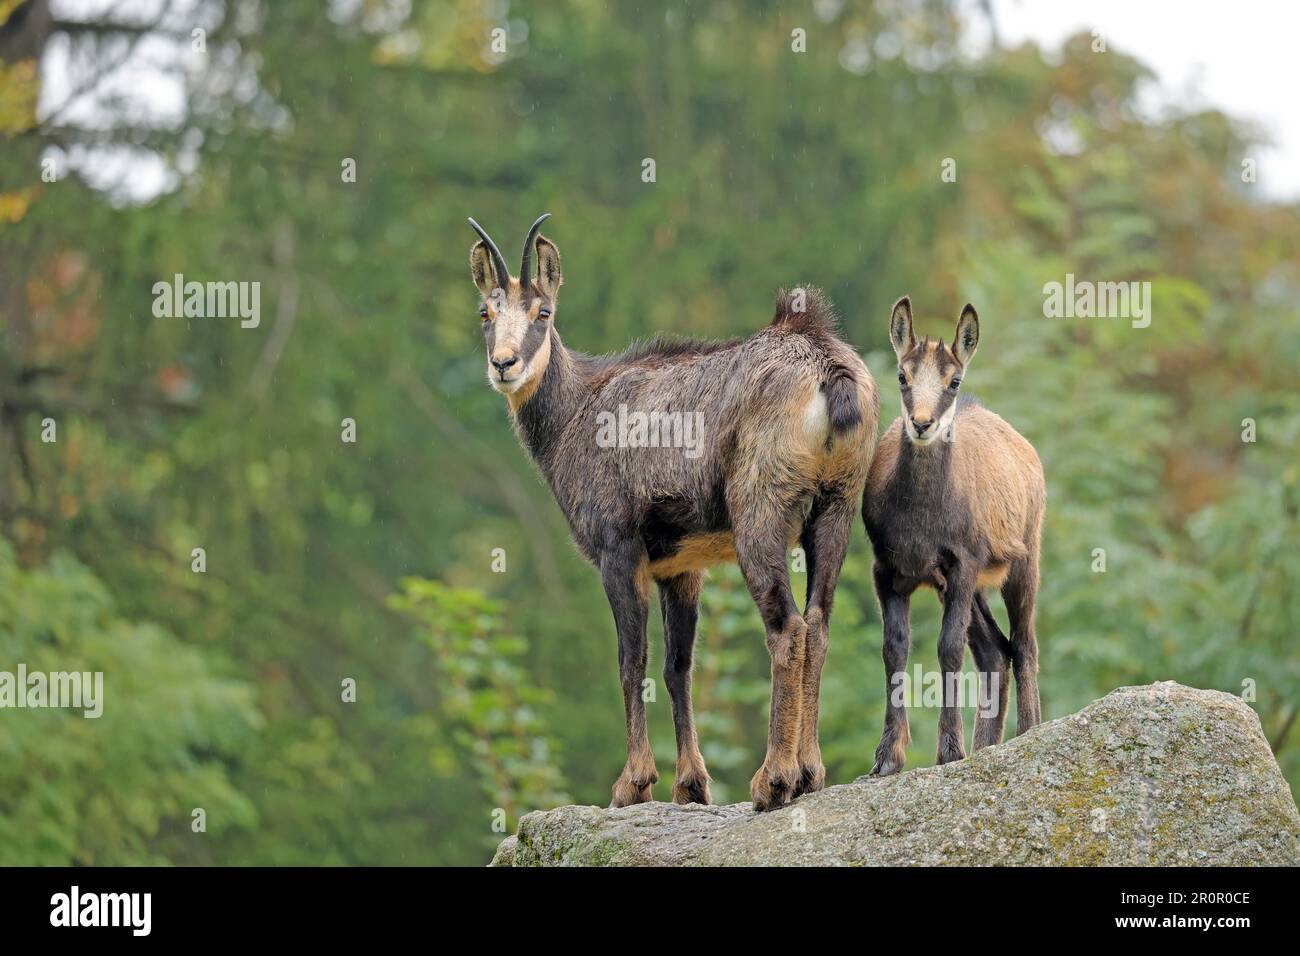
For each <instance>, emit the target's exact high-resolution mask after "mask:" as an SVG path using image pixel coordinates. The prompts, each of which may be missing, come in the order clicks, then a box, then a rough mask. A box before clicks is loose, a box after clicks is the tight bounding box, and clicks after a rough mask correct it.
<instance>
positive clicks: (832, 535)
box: [795, 497, 856, 796]
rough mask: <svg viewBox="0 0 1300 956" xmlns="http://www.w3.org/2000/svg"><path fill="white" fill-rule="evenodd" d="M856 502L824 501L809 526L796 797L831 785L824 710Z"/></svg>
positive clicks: (805, 537) (805, 532)
mask: <svg viewBox="0 0 1300 956" xmlns="http://www.w3.org/2000/svg"><path fill="white" fill-rule="evenodd" d="M855 511H856V502H855V500H854V499H852V498H834V497H827V498H819V499H818V500H816V501H814V502H813V508H812V511H811V512H810V513H809V516H808V520H807V522H806V523H805V524H804V529H803V534H802V535H801V538H800V543H801V544H802V545H803V549H804V554H805V556H806V557H807V560H808V597H807V604H806V606H805V607H804V620H805V621H806V622H807V624H808V635H807V638H806V643H805V648H804V667H803V702H802V720H801V722H800V725H799V786H798V787H797V788H796V790H795V796H798V795H799V794H802V793H813V792H815V791H817V790H820V789H821V788H822V787H823V786H825V784H826V767H825V765H823V764H822V749H821V743H820V741H819V740H818V736H817V725H818V718H819V716H820V711H821V683H822V666H823V665H824V664H825V663H826V651H827V649H828V648H829V647H830V624H831V605H832V604H833V603H834V601H835V585H836V583H837V582H838V581H839V577H840V569H841V567H843V565H844V555H845V554H846V553H847V552H848V549H849V536H850V534H851V533H852V530H853V517H854V513H855Z"/></svg>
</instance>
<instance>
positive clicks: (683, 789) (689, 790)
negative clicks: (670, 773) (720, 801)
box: [673, 777, 712, 803]
mask: <svg viewBox="0 0 1300 956" xmlns="http://www.w3.org/2000/svg"><path fill="white" fill-rule="evenodd" d="M711 802H712V801H711V799H710V798H709V778H708V777H685V778H679V779H677V780H675V781H674V782H673V803H711Z"/></svg>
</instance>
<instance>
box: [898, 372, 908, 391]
mask: <svg viewBox="0 0 1300 956" xmlns="http://www.w3.org/2000/svg"><path fill="white" fill-rule="evenodd" d="M898 384H899V385H902V386H903V387H904V388H906V387H907V376H906V375H905V374H903V373H902V372H899V373H898Z"/></svg>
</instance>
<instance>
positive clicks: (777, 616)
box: [733, 511, 808, 811]
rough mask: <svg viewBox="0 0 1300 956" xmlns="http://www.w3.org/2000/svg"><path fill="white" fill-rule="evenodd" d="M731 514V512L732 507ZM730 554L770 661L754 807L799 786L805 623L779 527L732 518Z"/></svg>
mask: <svg viewBox="0 0 1300 956" xmlns="http://www.w3.org/2000/svg"><path fill="white" fill-rule="evenodd" d="M733 515H735V512H734V511H733ZM736 527H737V529H742V528H743V529H745V530H743V531H741V530H737V531H736V558H737V561H738V562H739V564H740V571H741V573H742V574H743V575H744V576H745V583H746V584H747V585H748V586H749V593H750V594H751V595H752V596H753V598H754V603H755V604H757V605H758V612H759V615H760V616H761V617H762V618H763V626H764V628H765V629H766V631H767V652H768V655H769V656H770V657H771V659H772V710H771V717H770V718H769V723H768V729H767V756H766V757H765V758H764V760H763V765H762V766H761V767H759V768H758V772H757V773H755V774H754V777H753V779H752V780H750V782H749V793H750V796H751V798H752V799H753V801H754V809H755V810H759V811H762V810H774V809H776V808H778V807H781V806H784V805H785V804H787V803H789V802H790V801H791V800H792V799H793V798H794V796H795V790H796V788H797V786H798V784H799V759H798V751H799V732H800V730H799V728H800V722H801V719H802V709H803V673H804V658H805V653H806V638H807V632H808V625H807V624H805V623H804V619H803V618H802V617H801V616H800V614H799V607H798V605H797V604H795V602H794V593H793V592H792V591H791V590H790V573H789V570H788V569H787V568H786V564H785V529H784V528H782V527H780V525H779V523H778V522H775V521H772V520H770V519H768V520H766V521H764V520H763V517H762V516H758V515H754V516H748V517H746V516H736Z"/></svg>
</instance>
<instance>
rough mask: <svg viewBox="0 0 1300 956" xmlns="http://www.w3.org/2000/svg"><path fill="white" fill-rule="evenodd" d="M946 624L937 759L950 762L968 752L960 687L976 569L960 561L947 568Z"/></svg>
mask: <svg viewBox="0 0 1300 956" xmlns="http://www.w3.org/2000/svg"><path fill="white" fill-rule="evenodd" d="M945 576H946V578H947V582H946V584H945V585H944V588H943V624H942V625H941V626H940V629H939V670H940V671H941V672H942V676H943V709H942V710H941V711H940V712H939V746H938V750H937V753H936V756H935V763H951V762H952V761H954V760H961V759H963V758H964V757H965V756H966V743H965V728H964V727H963V726H962V716H961V707H960V706H959V704H960V701H959V699H958V698H959V696H960V694H959V691H960V686H961V677H962V665H963V664H964V663H965V661H966V633H967V631H968V629H969V628H970V619H971V604H972V599H973V597H974V593H975V573H974V569H973V568H971V567H969V566H968V565H967V564H965V563H959V564H957V566H955V567H953V568H951V569H945Z"/></svg>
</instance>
